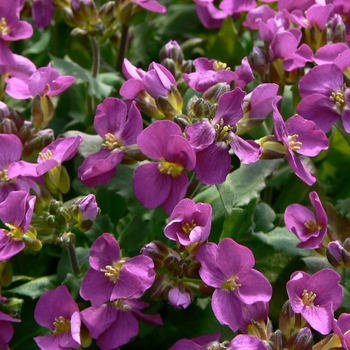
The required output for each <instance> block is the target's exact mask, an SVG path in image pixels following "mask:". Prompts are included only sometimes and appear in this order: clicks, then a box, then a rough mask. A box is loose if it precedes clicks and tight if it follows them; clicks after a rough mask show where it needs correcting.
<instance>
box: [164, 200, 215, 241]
mask: <svg viewBox="0 0 350 350" xmlns="http://www.w3.org/2000/svg"><path fill="white" fill-rule="evenodd" d="M211 216H212V208H211V205H210V204H207V203H195V202H194V201H193V200H191V199H188V198H185V199H182V200H181V201H180V202H179V203H178V204H177V205H176V206H175V208H174V210H173V211H172V213H171V215H170V218H169V223H168V225H166V227H165V229H164V234H165V236H166V237H168V238H169V239H171V240H174V241H177V242H179V243H180V244H182V245H184V246H187V245H190V244H194V243H197V242H202V243H203V242H205V241H206V240H207V239H208V237H209V234H210V229H211Z"/></svg>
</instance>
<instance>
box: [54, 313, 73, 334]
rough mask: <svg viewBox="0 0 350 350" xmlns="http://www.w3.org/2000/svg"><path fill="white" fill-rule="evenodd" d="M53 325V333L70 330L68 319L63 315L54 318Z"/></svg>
mask: <svg viewBox="0 0 350 350" xmlns="http://www.w3.org/2000/svg"><path fill="white" fill-rule="evenodd" d="M53 325H54V327H55V329H54V331H53V333H54V334H60V333H64V332H68V331H69V330H70V320H67V319H65V318H64V317H63V316H60V317H58V318H55V322H54V323H53Z"/></svg>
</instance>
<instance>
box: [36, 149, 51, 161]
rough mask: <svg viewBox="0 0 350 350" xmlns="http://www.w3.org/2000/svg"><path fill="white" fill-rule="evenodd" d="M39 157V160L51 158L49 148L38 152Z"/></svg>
mask: <svg viewBox="0 0 350 350" xmlns="http://www.w3.org/2000/svg"><path fill="white" fill-rule="evenodd" d="M39 157H40V159H41V160H48V159H52V158H53V154H52V152H51V151H50V150H47V151H46V152H44V153H42V152H40V153H39Z"/></svg>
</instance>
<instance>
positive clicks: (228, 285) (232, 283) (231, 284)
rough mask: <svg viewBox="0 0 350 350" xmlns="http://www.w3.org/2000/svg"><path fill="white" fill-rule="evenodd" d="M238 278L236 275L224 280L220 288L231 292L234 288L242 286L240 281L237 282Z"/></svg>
mask: <svg viewBox="0 0 350 350" xmlns="http://www.w3.org/2000/svg"><path fill="white" fill-rule="evenodd" d="M238 279H239V278H238V276H233V277H231V278H230V279H228V280H226V282H225V283H224V285H223V286H222V288H223V289H227V290H229V291H230V292H233V291H234V290H235V289H237V288H239V287H241V286H242V285H241V284H240V283H237V281H238Z"/></svg>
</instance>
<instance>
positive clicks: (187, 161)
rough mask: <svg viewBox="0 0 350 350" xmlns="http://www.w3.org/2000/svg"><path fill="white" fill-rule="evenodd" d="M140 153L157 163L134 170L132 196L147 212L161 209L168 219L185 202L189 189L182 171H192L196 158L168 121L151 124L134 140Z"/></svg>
mask: <svg viewBox="0 0 350 350" xmlns="http://www.w3.org/2000/svg"><path fill="white" fill-rule="evenodd" d="M137 144H138V146H139V148H140V150H141V151H142V152H143V153H144V154H145V155H146V156H148V157H149V158H152V159H154V160H156V161H157V162H149V163H146V164H141V165H139V167H138V168H136V170H135V173H134V179H133V187H134V192H135V196H136V197H137V199H138V200H139V201H140V202H141V203H142V205H143V206H145V207H146V208H156V207H158V206H162V207H163V209H164V210H165V211H166V213H167V214H169V215H170V213H171V211H172V210H173V209H174V207H175V205H176V204H177V203H178V202H179V201H180V200H181V199H182V198H184V196H185V194H186V190H187V187H188V177H187V174H186V173H185V170H193V168H194V167H195V164H196V155H195V153H194V150H193V148H192V147H191V145H190V144H189V142H188V141H187V140H186V139H185V138H184V137H183V136H182V131H181V128H180V127H179V126H178V125H177V124H175V123H174V122H172V121H170V120H159V121H156V122H154V123H152V124H151V125H150V126H148V127H147V128H146V129H145V130H143V131H142V132H141V134H140V135H139V136H138V138H137Z"/></svg>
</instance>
